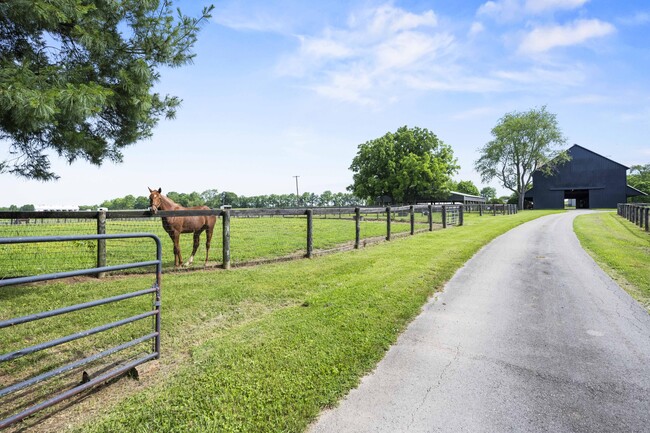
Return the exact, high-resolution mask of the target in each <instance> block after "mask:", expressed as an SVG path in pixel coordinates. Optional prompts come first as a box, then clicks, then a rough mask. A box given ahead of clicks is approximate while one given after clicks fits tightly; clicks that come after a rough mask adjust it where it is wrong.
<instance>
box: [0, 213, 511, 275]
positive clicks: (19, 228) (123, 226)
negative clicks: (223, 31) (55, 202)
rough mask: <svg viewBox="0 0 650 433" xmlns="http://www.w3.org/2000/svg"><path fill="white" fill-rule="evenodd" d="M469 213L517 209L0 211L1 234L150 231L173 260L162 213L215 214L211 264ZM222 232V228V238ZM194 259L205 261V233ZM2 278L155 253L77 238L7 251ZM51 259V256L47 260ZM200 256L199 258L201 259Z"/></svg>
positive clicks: (282, 256)
mask: <svg viewBox="0 0 650 433" xmlns="http://www.w3.org/2000/svg"><path fill="white" fill-rule="evenodd" d="M465 212H472V213H479V214H480V215H497V214H511V213H515V208H514V206H511V205H471V206H470V205H465V206H463V205H452V204H448V205H413V206H395V207H373V208H370V207H357V208H353V207H350V208H306V209H305V208H294V209H232V210H222V209H213V210H199V211H197V210H191V211H190V210H186V211H159V212H158V213H157V214H156V215H152V214H151V213H150V212H149V211H143V210H140V211H80V212H0V237H22V236H45V235H65V234H69V235H73V234H88V235H89V234H103V233H126V232H147V233H155V234H157V235H158V236H159V237H160V238H161V240H162V242H163V248H164V250H165V251H167V252H168V253H169V254H166V255H165V257H166V259H165V260H164V263H163V265H164V266H165V267H166V268H171V267H172V266H173V264H174V261H173V257H174V256H173V254H171V251H172V245H171V240H170V239H169V236H168V235H167V233H165V231H164V230H163V228H162V224H161V220H160V218H161V217H170V216H190V215H216V216H217V217H220V220H219V221H218V222H217V227H216V228H215V234H214V237H213V238H212V242H211V248H210V251H209V258H208V259H209V260H207V261H206V265H207V266H208V267H223V268H229V267H230V266H237V265H244V264H255V263H262V262H268V261H274V260H286V259H287V258H299V257H313V256H314V255H317V254H322V253H326V252H330V251H337V250H344V249H352V248H361V247H363V246H366V245H369V244H372V243H375V242H380V241H384V240H391V239H393V238H396V237H400V236H408V235H413V234H416V233H420V232H424V231H429V230H436V229H442V228H446V227H448V226H451V225H462V224H463V215H464V213H465ZM219 231H220V232H221V233H220V235H219ZM202 240H203V241H202V242H201V243H200V245H199V250H198V251H197V262H202V261H203V258H207V256H208V254H207V253H208V251H207V250H206V245H205V243H204V240H205V235H203V236H202ZM2 248H3V247H2V246H1V245H0V278H7V277H13V276H20V275H30V274H31V271H32V268H34V267H38V268H43V270H45V271H46V270H48V269H52V270H56V271H62V270H67V269H76V268H77V267H79V266H83V267H89V266H96V267H103V266H108V265H111V264H113V263H114V262H116V261H117V260H122V259H124V258H125V257H129V258H130V260H132V261H140V260H143V257H148V256H149V255H150V254H152V252H151V251H150V250H140V249H138V248H136V247H135V246H133V245H131V244H130V243H129V242H127V241H123V242H113V243H112V244H111V246H110V247H109V248H107V247H106V244H105V242H104V241H101V240H99V241H88V240H86V241H78V242H76V243H75V244H74V245H69V246H63V245H57V246H56V247H53V248H50V249H47V250H46V249H44V248H43V247H34V248H32V249H28V248H21V249H20V250H16V249H13V250H9V249H5V250H3V249H2ZM180 248H181V251H182V252H183V258H184V259H186V258H188V257H189V252H190V251H191V250H192V236H190V235H182V236H181V245H180ZM44 257H47V260H43V258H44ZM199 259H200V260H199Z"/></svg>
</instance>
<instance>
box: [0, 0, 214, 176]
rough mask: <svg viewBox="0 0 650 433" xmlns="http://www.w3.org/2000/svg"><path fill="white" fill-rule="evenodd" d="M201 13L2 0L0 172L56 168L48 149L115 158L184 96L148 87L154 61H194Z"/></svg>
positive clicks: (133, 1)
mask: <svg viewBox="0 0 650 433" xmlns="http://www.w3.org/2000/svg"><path fill="white" fill-rule="evenodd" d="M212 8H213V6H208V7H205V8H204V9H203V12H202V15H201V16H200V17H198V18H191V17H187V16H184V15H182V13H181V11H180V10H177V11H176V12H174V10H173V9H172V2H171V1H169V0H167V1H163V2H160V1H157V0H123V1H93V2H89V1H84V0H30V1H27V0H8V1H2V2H0V140H1V141H6V142H8V155H7V157H6V158H7V159H5V160H2V159H0V173H3V172H8V173H12V174H14V175H17V176H23V177H27V178H33V179H39V180H52V179H56V178H57V177H58V176H57V175H56V174H55V173H53V172H52V171H51V170H50V160H49V153H56V154H58V155H59V156H61V157H63V158H65V159H66V160H67V161H68V162H70V163H72V162H73V161H75V160H77V159H84V160H87V161H89V162H90V163H92V164H95V165H101V164H102V162H103V161H104V160H105V159H106V158H108V159H109V160H112V161H115V162H120V161H121V160H122V153H121V149H122V148H124V147H125V146H128V145H130V144H133V143H135V142H136V141H138V140H140V139H142V138H147V137H150V136H151V134H152V130H153V128H154V126H155V125H156V123H157V121H158V119H159V118H160V117H161V116H166V117H167V118H173V117H174V115H175V109H176V108H177V107H178V105H179V103H180V100H179V99H178V98H177V97H174V96H169V95H167V96H161V95H159V94H158V93H152V87H153V85H154V83H156V82H157V81H158V80H159V79H160V74H159V72H158V68H159V67H161V66H170V67H177V66H181V65H184V64H187V63H189V62H191V60H192V58H193V57H194V54H193V53H192V51H191V50H192V47H193V45H194V43H195V41H196V37H197V33H198V31H199V27H200V25H201V23H202V22H203V21H205V20H206V19H207V18H209V17H210V12H211V11H212Z"/></svg>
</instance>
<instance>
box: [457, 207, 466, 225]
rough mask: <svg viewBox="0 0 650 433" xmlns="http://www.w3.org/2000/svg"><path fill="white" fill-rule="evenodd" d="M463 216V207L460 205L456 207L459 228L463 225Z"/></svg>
mask: <svg viewBox="0 0 650 433" xmlns="http://www.w3.org/2000/svg"><path fill="white" fill-rule="evenodd" d="M464 214H465V211H464V206H463V205H462V204H461V205H460V206H458V225H459V226H462V225H463V223H464V220H465V218H464Z"/></svg>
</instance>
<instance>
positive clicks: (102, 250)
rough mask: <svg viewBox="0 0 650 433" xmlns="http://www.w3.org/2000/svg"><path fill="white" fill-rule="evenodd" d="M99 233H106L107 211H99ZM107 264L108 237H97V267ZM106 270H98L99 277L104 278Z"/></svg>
mask: <svg viewBox="0 0 650 433" xmlns="http://www.w3.org/2000/svg"><path fill="white" fill-rule="evenodd" d="M97 234H98V235H105V234H106V211H105V210H100V211H97ZM103 266H106V239H97V267H98V268H101V267H103ZM105 276H106V273H105V272H98V273H97V278H104V277H105Z"/></svg>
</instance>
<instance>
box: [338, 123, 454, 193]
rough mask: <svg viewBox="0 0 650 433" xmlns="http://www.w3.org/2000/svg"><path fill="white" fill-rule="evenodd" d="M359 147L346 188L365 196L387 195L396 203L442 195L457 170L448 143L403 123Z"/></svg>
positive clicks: (428, 132) (421, 129)
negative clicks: (348, 184) (351, 179)
mask: <svg viewBox="0 0 650 433" xmlns="http://www.w3.org/2000/svg"><path fill="white" fill-rule="evenodd" d="M358 149H359V150H358V151H357V155H356V156H355V157H354V159H353V160H352V165H351V166H350V170H352V172H353V176H352V178H353V181H354V183H353V184H352V185H350V186H349V187H348V189H349V190H350V191H352V192H353V193H354V195H355V196H357V197H361V198H364V199H369V200H376V199H377V198H378V197H382V196H390V197H391V198H392V200H393V201H394V202H397V203H412V202H414V201H415V200H417V199H429V198H436V197H442V196H444V195H446V193H447V192H448V191H447V185H448V183H449V179H450V176H451V175H453V174H454V173H455V172H456V171H457V170H458V165H457V164H456V159H455V158H454V153H453V151H452V149H451V147H450V146H448V145H447V144H445V143H443V142H442V140H440V139H438V137H437V136H436V135H435V134H434V133H433V132H430V131H428V130H427V129H423V128H418V127H415V128H408V127H406V126H403V127H401V128H399V129H398V130H397V131H396V132H394V133H392V132H389V133H387V134H386V135H384V136H383V137H380V138H377V139H374V140H370V141H367V142H365V143H363V144H360V145H359V147H358Z"/></svg>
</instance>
